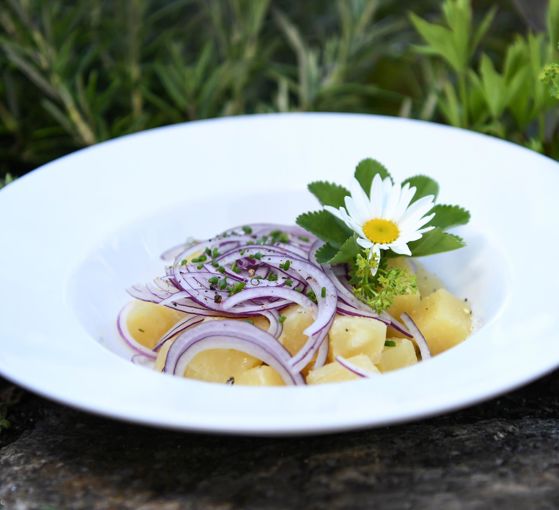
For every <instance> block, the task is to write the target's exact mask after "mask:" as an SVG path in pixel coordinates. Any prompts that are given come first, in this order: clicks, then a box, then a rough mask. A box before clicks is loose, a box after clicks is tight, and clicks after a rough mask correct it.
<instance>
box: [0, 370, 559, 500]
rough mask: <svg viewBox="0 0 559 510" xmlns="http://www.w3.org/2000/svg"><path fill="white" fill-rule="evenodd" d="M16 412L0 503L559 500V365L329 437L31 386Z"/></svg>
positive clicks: (4, 443)
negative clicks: (37, 392) (481, 400)
mask: <svg viewBox="0 0 559 510" xmlns="http://www.w3.org/2000/svg"><path fill="white" fill-rule="evenodd" d="M8 387H9V385H8V383H6V382H2V381H1V380H0V390H2V388H3V390H2V391H3V392H5V391H6V389H7V388H8ZM4 394H5V393H4ZM12 397H13V394H12ZM16 397H17V394H16ZM12 400H17V398H12ZM8 418H9V419H10V421H11V422H12V423H13V425H12V427H11V428H10V429H8V430H7V431H3V432H2V433H0V508H7V509H22V510H23V509H33V510H35V509H37V510H63V509H64V510H66V509H72V510H74V509H75V510H79V509H88V510H96V509H99V510H100V509H103V510H104V509H107V510H108V509H111V510H113V509H134V510H155V509H157V510H178V509H215V510H218V509H219V510H233V509H270V510H275V509H282V508H289V509H295V508H305V509H308V510H314V509H323V508H328V509H329V510H338V509H360V508H380V509H388V510H392V509H429V510H431V509H439V508H440V509H451V510H452V509H476V510H477V509H486V508H491V509H507V510H508V509H514V508H526V509H556V508H559V371H558V372H555V373H554V374H552V375H550V376H548V377H546V378H544V379H542V380H540V381H538V382H536V383H533V384H532V385H530V386H528V387H526V388H524V389H521V390H519V391H516V392H514V393H511V394H509V395H507V396H504V397H501V398H500V399H497V400H494V401H491V402H488V403H485V404H482V405H479V406H476V407H473V408H471V409H468V410H464V411H461V412H457V413H453V414H449V415H445V416H442V417H438V418H433V419H430V420H426V421H423V422H418V423H412V424H407V425H399V426H394V427H387V428H382V429H374V430H368V431H363V432H356V433H347V434H338V435H331V436H322V437H307V438H294V439H293V438H292V439H262V438H260V439H254V438H234V437H223V436H204V435H200V434H185V433H178V432H169V431H165V430H157V429H150V428H145V427H139V426H134V425H129V424H126V423H120V422H116V421H112V420H108V419H104V418H100V417H96V416H92V415H88V414H85V413H81V412H79V411H75V410H72V409H69V408H66V407H63V406H60V405H57V404H54V403H51V402H49V401H46V400H43V399H41V398H39V397H36V396H34V395H31V394H28V393H22V396H21V399H20V400H19V402H18V403H15V404H12V405H11V406H10V408H9V410H8Z"/></svg>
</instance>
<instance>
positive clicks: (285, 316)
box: [279, 314, 287, 324]
mask: <svg viewBox="0 0 559 510" xmlns="http://www.w3.org/2000/svg"><path fill="white" fill-rule="evenodd" d="M285 319H287V315H281V314H280V316H279V323H280V324H283V323H284V322H285Z"/></svg>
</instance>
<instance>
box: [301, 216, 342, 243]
mask: <svg viewBox="0 0 559 510" xmlns="http://www.w3.org/2000/svg"><path fill="white" fill-rule="evenodd" d="M297 225H299V226H300V227H303V228H304V229H305V230H308V231H309V232H310V233H311V234H314V235H315V236H317V237H318V238H319V239H322V240H323V241H324V242H326V243H330V244H331V245H332V246H334V247H335V248H340V247H341V246H342V244H344V242H345V240H346V239H347V238H348V237H350V236H351V235H352V232H351V230H350V229H349V228H347V227H346V226H345V225H344V224H343V223H342V222H341V221H339V220H338V219H337V218H336V217H335V216H334V215H332V214H330V213H329V212H328V211H313V212H307V213H304V214H301V215H300V216H299V217H298V218H297Z"/></svg>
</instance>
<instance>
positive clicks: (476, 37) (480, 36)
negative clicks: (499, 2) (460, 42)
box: [470, 6, 497, 54]
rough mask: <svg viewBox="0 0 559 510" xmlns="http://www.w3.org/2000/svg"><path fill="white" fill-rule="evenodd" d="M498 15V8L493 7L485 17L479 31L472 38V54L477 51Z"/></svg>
mask: <svg viewBox="0 0 559 510" xmlns="http://www.w3.org/2000/svg"><path fill="white" fill-rule="evenodd" d="M496 13H497V7H495V6H494V7H492V8H491V10H490V11H489V12H488V13H487V14H486V15H485V16H484V17H483V19H482V20H481V23H480V24H479V25H478V28H477V30H476V31H475V32H474V37H473V38H472V46H471V48H470V51H471V53H472V54H473V53H474V52H475V51H476V48H477V47H478V45H479V43H480V42H481V40H482V39H483V37H484V36H485V34H486V33H487V31H488V30H489V27H491V23H493V19H494V18H495V14H496Z"/></svg>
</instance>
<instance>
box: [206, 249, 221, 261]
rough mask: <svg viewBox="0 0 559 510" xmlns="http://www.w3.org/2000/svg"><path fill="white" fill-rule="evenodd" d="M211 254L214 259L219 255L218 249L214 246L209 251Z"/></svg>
mask: <svg viewBox="0 0 559 510" xmlns="http://www.w3.org/2000/svg"><path fill="white" fill-rule="evenodd" d="M208 255H209V254H208ZM211 255H212V258H213V259H215V258H216V257H219V250H218V249H217V248H214V249H213V250H212V252H211Z"/></svg>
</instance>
